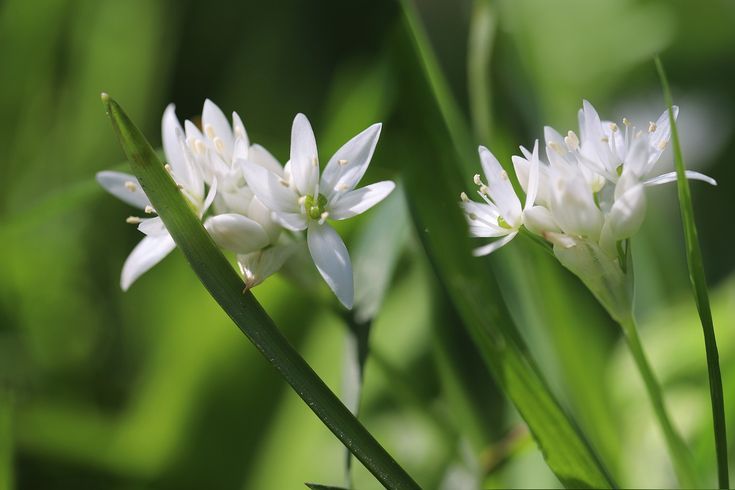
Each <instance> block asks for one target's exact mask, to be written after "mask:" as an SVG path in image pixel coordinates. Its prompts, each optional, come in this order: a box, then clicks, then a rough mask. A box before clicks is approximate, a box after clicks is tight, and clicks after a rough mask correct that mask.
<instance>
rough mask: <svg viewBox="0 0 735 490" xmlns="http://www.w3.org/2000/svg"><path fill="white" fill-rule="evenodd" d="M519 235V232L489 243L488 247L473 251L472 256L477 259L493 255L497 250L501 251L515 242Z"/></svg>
mask: <svg viewBox="0 0 735 490" xmlns="http://www.w3.org/2000/svg"><path fill="white" fill-rule="evenodd" d="M517 234H518V232H514V233H511V234H510V235H508V236H506V237H503V238H501V239H500V240H495V241H494V242H492V243H488V244H487V245H485V246H483V247H478V248H476V249H474V250H473V251H472V255H474V256H475V257H480V256H482V255H488V254H491V253H493V252H495V251H496V250H497V249H499V248H500V247H503V246H505V245H507V244H508V242H510V241H511V240H513V239H514V238H515V237H516V235H517Z"/></svg>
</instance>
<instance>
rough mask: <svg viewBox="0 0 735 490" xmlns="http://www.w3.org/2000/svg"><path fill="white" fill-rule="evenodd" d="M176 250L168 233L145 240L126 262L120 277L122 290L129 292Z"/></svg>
mask: <svg viewBox="0 0 735 490" xmlns="http://www.w3.org/2000/svg"><path fill="white" fill-rule="evenodd" d="M174 248H176V244H175V243H174V240H173V238H171V235H169V234H168V233H166V234H164V235H160V236H147V237H145V238H143V239H142V240H141V241H140V243H138V245H136V246H135V248H134V249H133V251H132V252H130V255H128V258H127V259H126V260H125V264H124V265H123V269H122V274H121V275H120V288H121V289H122V290H123V291H127V290H128V289H129V288H130V286H131V285H132V284H133V283H134V282H135V281H136V280H137V279H138V278H139V277H140V276H142V275H143V274H144V273H145V272H147V271H148V270H150V269H151V267H153V266H154V265H156V264H157V263H159V262H160V261H161V260H163V259H164V257H166V256H167V255H168V254H169V253H171V251H172V250H173V249H174Z"/></svg>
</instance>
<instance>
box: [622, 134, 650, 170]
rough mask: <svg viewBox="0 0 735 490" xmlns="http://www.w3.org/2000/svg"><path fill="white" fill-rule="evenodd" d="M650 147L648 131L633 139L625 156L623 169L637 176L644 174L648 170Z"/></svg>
mask: <svg viewBox="0 0 735 490" xmlns="http://www.w3.org/2000/svg"><path fill="white" fill-rule="evenodd" d="M650 148H651V145H650V143H649V137H648V133H645V134H643V135H641V136H640V137H638V138H636V139H634V140H633V144H632V145H631V146H630V149H629V150H628V153H627V154H626V156H625V162H623V171H625V172H633V173H634V174H635V175H636V176H637V177H638V178H641V177H643V176H644V175H646V173H648V170H649V165H648V157H649V152H650Z"/></svg>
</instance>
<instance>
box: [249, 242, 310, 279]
mask: <svg viewBox="0 0 735 490" xmlns="http://www.w3.org/2000/svg"><path fill="white" fill-rule="evenodd" d="M302 243H303V242H302ZM298 246H299V244H298V243H286V244H279V245H274V246H272V247H268V248H266V249H263V250H260V251H258V252H253V253H251V254H247V255H238V256H237V265H238V266H239V267H240V272H241V274H242V276H243V279H244V280H245V285H246V286H247V287H248V288H252V287H255V286H257V285H258V284H260V283H261V282H263V281H264V280H265V279H266V278H268V276H270V275H272V274H275V273H276V272H278V270H279V269H280V268H281V267H282V266H283V264H284V263H285V262H286V259H288V258H289V257H290V256H291V255H293V253H294V252H295V251H296V249H297V248H298Z"/></svg>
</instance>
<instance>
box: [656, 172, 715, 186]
mask: <svg viewBox="0 0 735 490" xmlns="http://www.w3.org/2000/svg"><path fill="white" fill-rule="evenodd" d="M684 175H686V178H687V179H689V180H699V181H700V182H705V183H707V184H709V185H711V186H717V181H716V180H715V179H713V178H712V177H710V176H708V175H704V174H703V173H699V172H695V171H694V170H686V171H685V172H684ZM676 179H677V177H676V172H667V173H665V174H662V175H659V176H657V177H653V178H652V179H648V180H646V181H644V182H643V185H645V186H649V187H650V186H654V185H661V184H668V183H669V182H676Z"/></svg>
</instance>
